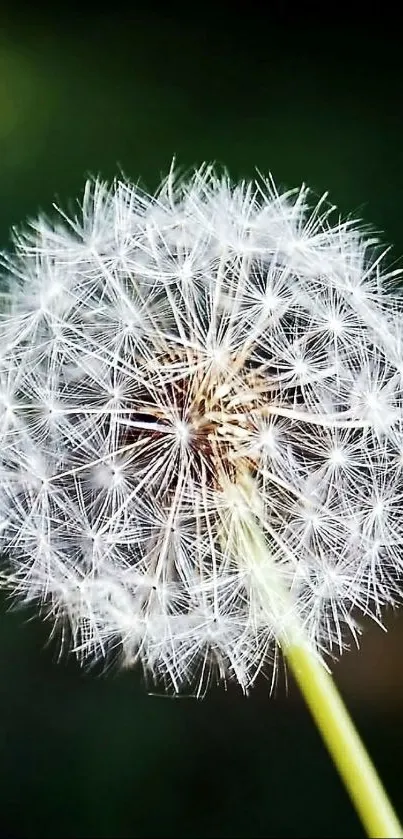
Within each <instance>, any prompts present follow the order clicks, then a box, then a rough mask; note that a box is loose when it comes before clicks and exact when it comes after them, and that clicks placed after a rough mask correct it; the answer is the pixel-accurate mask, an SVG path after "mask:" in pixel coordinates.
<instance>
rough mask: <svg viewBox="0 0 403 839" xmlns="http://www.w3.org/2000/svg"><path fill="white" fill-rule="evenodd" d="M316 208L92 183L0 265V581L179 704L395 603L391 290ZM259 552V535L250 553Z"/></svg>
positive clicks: (258, 193) (24, 234)
mask: <svg viewBox="0 0 403 839" xmlns="http://www.w3.org/2000/svg"><path fill="white" fill-rule="evenodd" d="M332 210H333V208H331V207H328V206H327V204H326V200H325V197H324V198H323V199H321V200H320V201H319V202H318V203H317V204H316V206H313V208H311V209H310V200H309V193H308V190H307V189H306V188H305V187H302V188H301V189H299V190H294V191H290V192H283V193H280V192H278V191H277V190H276V188H275V186H274V184H273V182H272V180H271V179H264V178H260V179H259V180H257V181H254V182H250V183H247V182H242V183H240V184H237V185H234V184H232V183H231V181H230V179H229V177H228V176H227V175H226V174H224V175H222V176H220V175H218V174H216V172H215V170H214V168H213V167H210V166H206V165H205V166H203V167H201V168H199V169H198V170H196V171H195V172H194V173H192V174H191V175H189V176H187V177H179V176H178V175H177V174H176V172H175V170H174V169H172V170H171V172H170V174H169V176H168V177H167V178H166V180H165V181H164V182H163V184H162V186H161V187H160V189H159V191H158V192H157V194H156V195H148V194H147V193H145V192H143V191H142V190H141V189H140V188H139V187H138V186H134V185H132V184H130V183H128V182H126V181H119V180H117V181H115V182H114V183H113V184H112V185H110V186H108V185H107V184H105V183H102V182H101V181H99V180H93V181H89V182H88V183H87V185H86V187H85V191H84V195H83V199H82V201H81V204H80V207H79V212H78V214H77V215H76V216H74V217H72V218H69V217H67V216H65V215H64V214H63V213H62V212H61V211H58V215H57V217H56V220H51V221H50V220H48V219H47V218H45V217H40V218H39V219H37V220H36V221H34V222H31V223H30V225H29V226H27V228H26V229H25V230H17V231H15V232H14V250H13V252H12V253H11V254H8V255H7V254H4V255H3V258H2V264H3V283H4V282H5V283H6V286H7V292H6V293H5V294H4V301H5V302H4V306H3V313H2V315H1V319H0V468H1V485H0V547H1V551H2V557H3V558H2V566H1V580H2V584H3V585H4V586H5V587H6V588H8V589H9V590H10V591H11V592H12V594H13V596H14V597H15V598H16V600H17V601H18V602H27V603H28V602H34V603H36V604H38V605H39V608H40V610H41V612H42V613H43V614H44V615H46V617H47V618H49V619H50V620H51V621H54V623H55V624H56V625H59V624H61V625H62V626H63V627H65V628H66V627H68V629H69V634H70V644H71V647H72V648H73V650H74V651H75V652H76V653H77V655H78V656H79V657H80V659H81V660H82V661H84V662H85V661H93V660H95V661H96V660H100V659H101V660H103V659H105V658H107V657H109V655H110V654H111V653H113V652H115V654H116V656H117V657H118V659H119V660H120V661H121V663H122V664H123V665H130V664H135V663H137V662H139V663H141V665H142V666H143V668H144V670H145V672H146V673H148V674H149V675H150V676H151V677H152V678H153V679H155V680H156V681H158V680H162V681H164V682H166V683H168V684H169V685H170V686H171V687H172V688H173V690H174V691H175V692H177V691H180V690H182V689H190V688H191V687H192V686H193V685H194V684H196V691H201V690H203V689H204V686H205V685H206V683H207V682H208V679H209V677H210V675H211V674H215V676H216V677H218V678H219V679H221V678H222V679H234V680H235V681H237V682H238V683H239V684H240V685H241V687H242V689H243V690H244V691H247V690H248V689H249V688H250V687H251V685H252V684H253V682H254V680H255V679H256V676H257V675H258V673H259V672H260V671H261V670H262V669H263V670H265V669H266V665H268V664H270V663H273V661H274V662H275V661H276V660H277V652H276V651H277V650H278V648H279V647H280V648H281V647H282V646H283V644H284V639H285V638H286V637H287V633H288V632H289V631H291V628H292V632H293V633H294V634H295V631H296V630H295V627H296V626H297V625H298V627H299V628H300V631H301V633H303V635H304V638H305V639H307V640H308V642H309V644H310V645H311V648H312V650H314V651H316V652H317V653H318V654H319V655H321V654H326V653H337V652H339V651H341V650H342V649H343V646H344V644H345V643H347V642H348V638H349V637H350V638H351V637H353V638H354V639H356V638H357V635H358V633H359V631H360V627H359V617H360V614H361V615H369V616H372V617H373V618H374V619H375V620H376V621H380V620H381V611H382V607H383V606H385V605H388V604H393V603H395V602H398V600H399V597H400V585H401V575H402V568H403V558H402V542H403V512H402V511H403V394H402V382H403V341H402V330H401V323H402V320H401V318H402V316H403V302H402V298H401V297H400V295H399V293H398V291H397V290H396V283H397V280H398V276H399V272H397V271H388V270H387V269H386V268H384V256H385V253H384V252H383V251H382V250H381V249H380V247H379V245H378V243H377V241H376V239H375V238H374V237H373V236H372V235H370V234H369V233H368V232H367V231H366V230H365V229H363V228H362V227H361V226H360V225H359V223H358V222H355V221H351V220H348V221H346V222H341V221H339V220H337V221H336V222H332ZM257 534H258V535H257Z"/></svg>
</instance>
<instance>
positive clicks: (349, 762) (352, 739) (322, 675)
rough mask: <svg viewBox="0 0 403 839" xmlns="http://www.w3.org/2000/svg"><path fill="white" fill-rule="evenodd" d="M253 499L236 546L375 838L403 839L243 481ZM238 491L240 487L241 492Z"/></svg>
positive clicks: (241, 519)
mask: <svg viewBox="0 0 403 839" xmlns="http://www.w3.org/2000/svg"><path fill="white" fill-rule="evenodd" d="M237 490H238V493H239V495H238V498H240V499H241V498H243V500H244V501H246V502H247V505H248V507H249V510H248V509H247V508H246V509H245V508H244V511H243V513H241V514H240V515H239V517H238V519H237V524H236V525H235V530H236V535H235V538H234V537H233V541H232V548H233V549H234V550H235V551H236V552H237V554H238V556H239V558H240V560H241V557H242V560H241V561H242V563H243V565H244V567H246V569H247V571H248V575H249V578H250V581H251V585H252V587H253V589H254V594H255V596H256V597H257V598H258V600H259V602H260V605H261V607H262V608H263V609H264V610H266V611H267V614H268V615H269V614H270V615H271V616H273V615H276V623H277V632H278V635H279V640H280V646H281V649H282V652H283V655H284V656H285V658H286V660H287V662H288V665H289V667H290V669H291V671H292V673H293V675H294V678H295V680H296V682H297V684H298V686H299V688H300V690H301V693H302V695H303V697H304V699H305V702H306V704H307V705H308V708H309V709H310V711H311V714H312V716H313V718H314V721H315V723H316V725H317V727H318V729H319V731H320V733H321V735H322V738H323V740H324V742H325V744H326V746H327V748H328V750H329V752H330V755H331V758H332V760H333V762H334V764H335V766H336V768H337V770H338V772H339V774H340V775H341V778H342V780H343V782H344V785H345V787H346V790H347V791H348V793H349V795H350V797H351V799H352V802H353V804H354V806H355V808H356V811H357V813H358V815H359V817H360V819H361V821H362V824H363V825H364V827H365V830H366V832H367V834H368V836H369V837H372V838H373V839H381V837H383V839H401V837H403V830H402V827H401V825H400V824H399V821H398V819H397V816H396V814H395V813H394V811H393V808H392V805H391V803H390V801H389V799H388V797H387V794H386V792H385V790H384V787H383V785H382V783H381V780H380V778H379V776H378V774H377V772H376V769H375V767H374V765H373V763H372V761H371V759H370V757H369V755H368V753H367V751H366V749H365V746H364V744H363V742H362V740H361V738H360V736H359V734H358V732H357V730H356V728H355V726H354V723H353V721H352V719H351V717H350V715H349V713H348V711H347V708H346V706H345V705H344V703H343V700H342V699H341V696H340V694H339V693H338V690H337V687H336V685H335V683H334V681H333V679H332V677H331V675H330V674H329V673H328V672H327V670H326V668H325V666H324V664H323V663H322V661H321V659H320V657H319V655H318V653H317V652H316V650H315V649H314V648H313V647H312V645H311V643H310V641H309V638H307V637H306V633H305V632H304V628H303V626H302V625H301V622H300V621H299V619H298V616H297V613H296V611H295V609H293V607H292V602H291V598H290V596H289V595H288V593H287V587H286V585H285V583H284V580H283V579H282V573H281V569H280V568H278V567H276V564H275V563H274V562H273V561H272V558H271V555H270V550H269V547H268V545H267V542H266V540H265V538H264V535H263V532H262V530H261V526H260V524H259V521H258V520H259V513H258V508H257V507H256V501H255V499H256V495H254V493H253V484H252V482H251V481H249V480H247V479H245V476H243V478H242V479H241V481H240V483H239V484H238V487H237ZM235 492H236V491H235Z"/></svg>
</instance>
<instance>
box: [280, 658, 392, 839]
mask: <svg viewBox="0 0 403 839" xmlns="http://www.w3.org/2000/svg"><path fill="white" fill-rule="evenodd" d="M283 652H284V655H285V657H286V659H287V661H288V664H289V666H290V668H291V670H292V672H293V674H294V678H295V680H296V682H297V683H298V686H299V688H300V690H301V692H302V694H303V697H304V699H305V702H306V704H307V705H308V707H309V709H310V711H311V714H312V716H313V718H314V720H315V723H316V725H317V727H318V729H319V731H320V733H321V735H322V738H323V740H324V742H325V744H326V746H327V748H328V750H329V752H330V755H331V757H332V759H333V762H334V764H335V766H336V768H337V770H338V772H339V773H340V775H341V777H342V780H343V782H344V785H345V787H346V789H347V791H348V793H349V795H350V797H351V800H352V802H353V804H354V806H355V808H356V810H357V813H358V815H359V817H360V819H361V821H362V824H363V825H364V827H365V830H366V832H367V834H368V836H370V837H378V839H379V838H380V837H383V838H384V839H387V837H389V839H397V837H402V836H403V831H402V827H401V825H400V824H399V821H398V819H397V816H396V814H395V813H394V811H393V807H392V805H391V803H390V801H389V799H388V797H387V794H386V792H385V789H384V787H383V784H382V782H381V780H380V778H379V776H378V774H377V771H376V769H375V767H374V765H373V763H372V761H371V758H370V757H369V755H368V752H367V751H366V748H365V746H364V744H363V742H362V740H361V738H360V736H359V734H358V732H357V730H356V728H355V726H354V723H353V721H352V719H351V717H350V715H349V713H348V711H347V708H346V706H345V704H344V702H343V700H342V698H341V696H340V694H339V693H338V690H337V687H336V685H335V683H334V680H333V679H332V677H331V676H330V675H329V673H328V672H327V671H326V669H325V667H324V666H323V664H322V662H321V661H320V660H319V659H318V658H317V657H316V656H315V655H314V654H313V653H312V652H311V651H310V650H309V648H307V647H304V646H302V645H300V644H289V645H287V646H286V647H285V648H284V649H283Z"/></svg>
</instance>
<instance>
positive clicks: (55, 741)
mask: <svg viewBox="0 0 403 839" xmlns="http://www.w3.org/2000/svg"><path fill="white" fill-rule="evenodd" d="M268 5H270V4H268ZM285 5H288V4H285ZM168 6H169V9H168ZM279 10H280V13H279V14H277V12H279ZM274 12H276V14H275V13H274ZM399 37H400V31H399V29H397V30H396V31H395V32H394V31H393V29H390V30H389V31H386V30H385V31H382V29H380V28H379V27H378V28H376V27H375V25H372V26H371V27H369V26H366V24H365V23H361V24H360V25H358V24H354V23H353V22H352V21H351V20H340V21H334V20H333V21H332V20H331V18H329V21H328V22H327V23H324V22H323V24H320V23H318V22H316V24H313V23H312V22H311V21H310V20H308V19H305V20H304V18H303V17H302V16H301V17H300V18H298V20H297V19H294V18H293V17H292V13H291V12H289V14H288V17H287V15H286V14H283V15H282V14H281V4H280V3H273V4H272V7H271V12H270V13H268V12H266V14H265V15H264V14H263V13H262V12H257V11H256V10H255V9H253V10H248V8H247V4H243V6H242V11H240V12H236V11H235V7H234V8H233V10H232V13H231V15H229V16H228V15H227V14H225V15H224V14H223V15H222V16H220V14H219V11H217V8H216V9H215V10H211V11H210V10H209V9H208V7H207V6H203V7H198V8H194V9H188V10H186V9H184V8H183V9H177V10H176V9H175V7H174V6H172V4H167V7H166V8H165V11H161V10H159V9H156V8H154V9H151V10H149V11H147V10H146V8H145V7H144V8H142V7H141V5H140V4H137V5H136V4H134V5H133V4H132V7H131V13H130V14H129V13H128V12H127V10H126V12H122V10H121V9H119V8H116V9H115V10H114V9H112V10H110V11H109V12H108V13H106V12H102V11H101V10H99V11H96V10H95V9H92V10H91V12H86V11H85V10H83V9H80V10H78V9H77V10H76V11H75V10H74V8H73V7H71V5H68V6H61V7H58V8H57V9H56V11H55V13H54V14H52V15H51V16H50V14H49V13H46V14H41V13H40V12H39V11H38V9H37V8H36V9H35V10H31V11H29V9H17V7H16V6H15V5H14V7H13V9H10V10H7V9H6V8H5V6H4V4H3V5H2V24H1V30H0V196H1V199H0V244H1V246H2V247H7V245H8V242H9V229H10V227H11V226H12V225H14V224H17V223H19V222H20V221H22V220H23V219H25V217H27V216H32V215H34V214H35V213H36V212H37V211H38V209H42V210H49V209H50V207H51V204H52V201H54V200H55V199H56V200H57V201H58V202H59V203H61V204H62V205H63V206H64V207H68V206H69V202H70V201H71V200H72V199H75V198H76V196H78V195H79V194H80V191H81V189H82V186H83V182H84V178H85V177H86V176H87V175H88V174H101V175H102V176H104V177H105V178H112V177H113V176H114V175H115V174H116V173H119V171H123V172H124V173H125V174H126V175H127V176H128V177H132V178H134V179H137V178H138V176H141V179H142V182H143V184H144V185H146V186H148V187H149V188H150V189H154V188H155V187H156V185H157V183H158V181H159V179H160V175H161V174H164V173H166V171H167V169H168V167H169V165H170V162H171V159H172V157H173V155H176V157H177V160H178V163H179V164H181V165H183V166H185V167H188V166H193V165H194V164H199V163H201V162H202V161H203V160H215V161H217V162H218V163H219V164H220V165H222V164H225V165H226V166H227V167H228V168H229V170H230V172H231V174H232V175H233V177H234V178H237V177H240V176H242V177H247V176H251V175H253V173H254V170H255V167H256V166H257V167H258V168H259V169H260V170H262V171H263V172H265V173H267V172H269V171H271V172H272V173H273V175H274V177H275V179H276V181H277V182H278V183H279V184H280V185H282V184H284V185H286V186H289V187H291V186H296V185H299V184H300V183H301V182H302V181H305V182H306V183H308V184H309V185H310V186H311V187H312V189H313V190H314V192H315V193H317V194H321V193H322V192H323V191H325V190H329V192H330V198H331V200H332V201H334V203H336V204H337V205H338V206H339V208H340V210H341V212H342V213H343V214H345V213H347V212H353V213H355V214H356V215H359V216H360V217H362V218H364V219H365V220H366V221H370V222H372V223H373V224H374V225H375V226H376V228H378V229H379V230H382V231H384V237H385V240H386V241H387V242H392V243H393V244H394V246H395V248H394V251H393V253H394V254H395V255H396V257H399V256H400V255H402V254H403V225H402V219H403V143H402V128H403V100H402V95H401V90H402V82H403V72H402V68H401V64H402V62H401V57H400V52H401V46H400V42H399ZM386 620H387V624H388V626H389V632H388V633H387V634H386V633H383V632H382V631H381V630H379V629H376V628H369V629H368V632H367V633H366V634H365V635H364V638H363V642H362V647H361V650H360V651H359V652H358V651H357V650H352V651H351V652H349V653H347V654H346V655H345V656H343V660H342V662H340V663H339V664H337V665H335V667H334V673H335V677H336V679H337V681H338V684H339V686H340V689H341V691H342V693H343V696H344V697H345V699H346V701H347V702H348V704H349V707H350V709H351V711H352V714H353V716H354V718H355V720H356V722H357V725H358V727H359V729H360V731H361V733H362V735H363V737H364V739H365V741H366V743H367V746H368V748H369V750H370V752H371V754H372V756H373V758H374V760H375V763H376V764H377V767H378V769H379V771H380V773H381V775H382V777H383V779H384V782H385V784H386V786H387V788H388V790H389V792H390V795H391V797H392V800H393V802H394V804H395V806H396V808H397V810H398V812H399V815H400V817H401V818H403V786H402V768H403V757H402V754H403V672H402V662H403V620H402V619H401V618H400V619H399V616H398V615H397V616H395V615H389V616H387V617H386ZM0 775H1V782H0V790H1V792H0V799H1V800H0V834H1V836H4V837H73V839H74V838H77V839H80V837H93V836H95V837H113V836H115V837H118V838H119V837H152V836H161V837H171V836H172V837H174V836H177V837H197V836H201V837H212V838H213V837H252V836H257V837H267V836H274V835H276V836H280V837H292V836H295V837H301V836H310V837H316V836H317V837H319V836H321V837H331V836H339V837H347V836H357V837H360V836H362V835H363V832H362V829H361V827H360V825H359V823H358V820H357V817H356V816H355V813H354V811H353V809H352V806H351V805H350V802H349V800H348V799H347V797H346V794H345V792H344V790H343V788H342V786H341V783H340V781H339V779H338V777H337V775H336V772H335V770H334V768H333V767H332V765H331V763H330V761H329V759H328V756H327V754H326V752H325V750H324V747H323V745H322V743H321V741H320V739H319V736H318V734H317V733H316V731H315V729H314V726H313V724H312V722H311V719H310V717H309V715H308V712H307V711H306V709H305V707H304V705H303V702H302V701H301V699H300V698H299V696H298V693H297V691H296V690H295V689H294V687H293V684H292V681H291V680H288V684H287V682H286V680H285V678H284V676H282V677H281V678H280V679H279V683H278V685H277V688H276V691H275V694H274V696H272V697H271V698H270V697H269V683H266V682H264V681H262V682H261V683H260V684H259V685H258V686H257V687H256V689H255V690H254V692H253V694H252V695H251V696H250V697H249V698H247V699H245V698H243V697H242V696H241V695H240V694H239V693H238V691H237V690H236V689H234V688H232V687H230V688H229V689H228V690H227V691H224V690H223V689H212V690H211V692H210V693H209V694H208V695H207V696H206V698H205V699H204V700H203V701H196V700H194V699H177V700H173V699H170V698H165V697H161V696H154V695H152V696H149V695H148V694H147V689H146V686H145V685H144V684H143V680H142V677H141V674H140V673H138V672H125V673H124V674H117V673H114V672H112V673H110V674H109V675H108V676H101V675H97V674H85V673H82V672H81V671H80V670H79V668H78V666H77V665H76V664H75V662H74V661H73V660H67V661H66V660H63V661H61V662H58V656H57V647H56V645H54V644H52V643H51V644H47V630H46V627H44V626H43V625H42V624H41V623H40V621H39V620H38V619H36V618H35V616H33V615H30V614H27V613H26V612H17V613H10V612H9V611H8V606H7V603H6V601H4V600H3V603H2V608H1V613H0Z"/></svg>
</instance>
